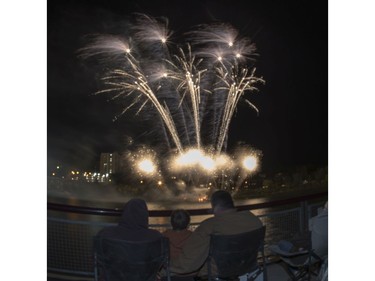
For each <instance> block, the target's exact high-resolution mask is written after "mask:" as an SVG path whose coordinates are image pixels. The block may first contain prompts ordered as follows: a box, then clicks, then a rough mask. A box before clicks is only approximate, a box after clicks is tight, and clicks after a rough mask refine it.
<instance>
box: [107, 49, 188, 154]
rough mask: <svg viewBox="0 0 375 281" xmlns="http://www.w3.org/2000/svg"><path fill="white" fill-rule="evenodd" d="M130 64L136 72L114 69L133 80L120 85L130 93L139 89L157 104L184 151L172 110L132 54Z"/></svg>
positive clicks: (178, 144)
mask: <svg viewBox="0 0 375 281" xmlns="http://www.w3.org/2000/svg"><path fill="white" fill-rule="evenodd" d="M128 61H129V64H130V65H131V67H132V69H133V71H134V74H131V73H129V72H124V71H122V70H116V71H114V74H117V75H119V76H123V77H126V78H130V80H131V82H127V81H126V79H124V80H125V81H123V82H120V83H119V84H118V86H120V87H122V88H124V89H126V90H129V93H132V92H134V91H138V92H140V93H142V94H143V95H145V96H146V98H147V99H148V100H149V101H150V102H151V103H152V104H153V105H154V106H155V108H156V109H157V111H158V112H159V114H160V116H161V118H162V119H163V121H164V123H165V125H166V126H167V128H168V130H169V133H170V134H171V137H172V139H173V141H174V143H175V145H176V147H177V149H178V150H179V151H180V152H182V151H183V148H182V145H181V142H180V139H179V137H178V134H177V130H176V126H175V124H174V121H173V119H172V117H171V114H170V111H169V109H168V106H167V105H165V106H162V105H161V103H160V102H159V100H158V98H157V97H156V96H155V94H154V92H153V91H152V89H151V88H150V86H149V84H148V83H147V79H146V77H145V76H144V75H143V73H142V72H141V71H140V70H139V68H138V66H137V64H136V62H135V61H134V60H133V59H132V57H131V56H129V57H128Z"/></svg>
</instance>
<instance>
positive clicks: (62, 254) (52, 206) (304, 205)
mask: <svg viewBox="0 0 375 281" xmlns="http://www.w3.org/2000/svg"><path fill="white" fill-rule="evenodd" d="M327 197H328V192H321V193H315V194H312V195H305V196H298V197H292V198H287V199H281V200H270V201H268V202H264V203H258V204H252V205H243V206H237V209H238V210H251V211H253V212H254V213H255V214H256V215H257V216H258V217H259V218H260V219H261V221H262V222H263V223H264V224H265V225H266V227H267V228H266V229H267V231H266V239H265V243H266V245H268V244H271V243H274V242H276V241H279V240H281V239H291V238H292V237H294V236H295V235H297V234H298V233H302V232H304V231H305V230H307V225H308V219H309V218H310V217H312V216H314V215H316V214H317V210H318V208H319V207H322V206H323V205H324V203H325V202H326V201H327ZM47 208H48V217H47V220H48V223H47V270H48V272H49V273H57V274H64V275H67V276H81V277H87V278H89V279H92V277H93V275H94V272H93V258H92V256H93V255H92V253H93V249H92V245H93V237H94V236H95V234H96V233H97V232H98V231H99V230H101V229H102V228H103V227H106V226H109V225H116V224H117V222H115V221H116V219H117V217H119V216H120V215H121V210H120V209H104V208H91V207H83V206H71V205H64V204H56V203H49V202H48V203H47ZM171 212H172V210H150V211H149V216H150V218H163V217H164V218H169V216H170V214H171ZM188 212H189V213H190V215H191V216H202V215H206V216H209V215H210V209H192V210H188ZM76 214H80V215H78V217H82V216H83V217H85V219H78V220H77V218H76V217H75V216H77V215H76ZM81 215H82V216H81ZM108 218H110V220H111V219H112V221H108ZM165 221H168V220H167V219H166V220H165ZM198 225H199V222H198V223H192V224H191V229H192V230H193V229H194V228H196V227H197V226H198ZM150 227H151V228H153V229H157V230H159V231H164V230H165V229H167V228H170V225H169V223H167V222H166V223H151V224H150Z"/></svg>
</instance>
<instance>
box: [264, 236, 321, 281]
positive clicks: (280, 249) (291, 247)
mask: <svg viewBox="0 0 375 281" xmlns="http://www.w3.org/2000/svg"><path fill="white" fill-rule="evenodd" d="M303 236H304V237H303V238H299V239H296V240H293V243H292V242H290V241H286V240H281V241H280V242H279V243H278V244H277V245H270V246H269V250H270V251H271V252H273V253H274V254H276V255H278V256H279V257H280V259H281V261H282V263H281V265H282V266H283V268H284V269H285V271H286V272H287V273H288V275H289V277H290V278H291V280H293V281H297V280H310V279H311V274H314V275H318V273H319V267H320V265H321V263H322V262H323V260H322V258H321V257H319V256H318V255H317V254H316V253H315V251H314V249H313V248H312V246H311V233H308V234H305V235H303Z"/></svg>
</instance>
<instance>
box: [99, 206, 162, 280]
mask: <svg viewBox="0 0 375 281" xmlns="http://www.w3.org/2000/svg"><path fill="white" fill-rule="evenodd" d="M148 218H149V216H148V208H147V205H146V202H145V201H144V200H143V199H131V200H129V201H128V202H127V203H126V204H125V206H124V208H123V211H122V215H121V218H120V221H119V223H118V225H116V226H109V227H105V228H103V229H102V230H100V231H99V232H98V234H97V236H99V237H102V238H110V239H118V240H124V241H132V242H151V241H155V240H158V239H160V238H161V237H163V236H162V234H161V233H160V232H159V231H157V230H154V229H149V228H148ZM99 274H100V275H99V280H100V281H104V280H105V275H106V273H105V272H104V271H103V272H100V273H99Z"/></svg>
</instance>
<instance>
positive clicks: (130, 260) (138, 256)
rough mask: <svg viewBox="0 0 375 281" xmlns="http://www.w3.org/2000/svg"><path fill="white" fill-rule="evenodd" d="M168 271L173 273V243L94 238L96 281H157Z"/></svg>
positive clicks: (166, 240)
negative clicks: (170, 266) (170, 248)
mask: <svg viewBox="0 0 375 281" xmlns="http://www.w3.org/2000/svg"><path fill="white" fill-rule="evenodd" d="M162 268H164V269H165V272H166V276H167V280H168V281H170V272H169V240H168V238H166V237H161V238H160V239H158V240H154V241H147V242H133V241H124V240H118V239H110V238H102V237H98V236H96V237H94V272H95V281H102V280H103V281H140V280H142V281H155V280H156V278H157V275H158V272H159V271H160V270H161V269H162Z"/></svg>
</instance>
